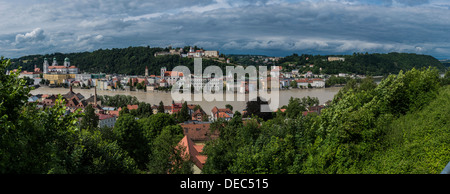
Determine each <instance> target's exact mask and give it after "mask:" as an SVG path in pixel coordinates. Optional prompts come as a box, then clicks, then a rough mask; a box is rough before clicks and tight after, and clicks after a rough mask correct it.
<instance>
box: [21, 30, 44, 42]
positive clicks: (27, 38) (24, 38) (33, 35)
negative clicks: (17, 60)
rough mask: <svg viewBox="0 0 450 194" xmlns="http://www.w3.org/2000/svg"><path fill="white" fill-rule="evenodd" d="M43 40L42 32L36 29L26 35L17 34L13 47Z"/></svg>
mask: <svg viewBox="0 0 450 194" xmlns="http://www.w3.org/2000/svg"><path fill="white" fill-rule="evenodd" d="M43 40H45V35H44V30H42V29H41V28H36V29H34V30H32V31H31V32H28V33H26V34H17V35H16V41H15V42H14V44H15V45H21V44H27V43H32V44H34V43H39V42H42V41H43Z"/></svg>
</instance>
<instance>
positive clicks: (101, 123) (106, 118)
mask: <svg viewBox="0 0 450 194" xmlns="http://www.w3.org/2000/svg"><path fill="white" fill-rule="evenodd" d="M97 115H98V127H100V128H101V127H105V126H106V127H114V124H116V117H114V116H112V115H107V114H97Z"/></svg>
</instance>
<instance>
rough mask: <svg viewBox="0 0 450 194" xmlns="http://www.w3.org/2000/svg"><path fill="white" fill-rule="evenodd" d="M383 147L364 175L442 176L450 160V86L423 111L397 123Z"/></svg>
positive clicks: (402, 118)
mask: <svg viewBox="0 0 450 194" xmlns="http://www.w3.org/2000/svg"><path fill="white" fill-rule="evenodd" d="M384 145H385V146H386V149H384V151H380V152H377V153H376V154H375V156H374V158H373V160H371V161H368V162H367V163H366V168H364V169H365V171H366V172H364V173H395V174H397V173H413V174H422V173H426V174H428V173H431V174H436V173H440V172H441V171H442V170H443V169H444V167H445V165H446V164H447V163H448V162H449V161H450V86H446V87H443V88H441V89H440V91H439V95H438V96H437V97H436V99H434V100H433V101H431V102H430V103H429V104H428V105H427V106H425V107H423V109H422V110H420V111H416V112H413V113H409V114H406V115H404V116H401V117H400V118H398V119H396V120H394V121H393V122H392V123H391V124H390V126H389V130H388V132H387V134H386V139H385V140H384Z"/></svg>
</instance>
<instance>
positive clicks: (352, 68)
mask: <svg viewBox="0 0 450 194" xmlns="http://www.w3.org/2000/svg"><path fill="white" fill-rule="evenodd" d="M188 48H189V46H187V49H188ZM183 49H185V50H186V47H185V48H183ZM168 50H169V49H168V48H158V47H155V48H150V47H128V48H114V49H99V50H96V51H93V52H81V53H66V54H63V53H53V54H46V55H29V56H23V57H20V58H17V59H12V60H11V62H12V66H11V67H10V68H17V67H18V66H19V65H20V66H22V69H23V70H28V71H32V70H33V68H34V65H36V66H37V67H39V68H42V64H43V61H44V58H48V59H49V60H50V62H51V60H52V59H53V57H56V58H57V60H58V63H59V64H63V60H64V58H66V57H68V58H69V59H70V61H71V64H72V65H75V66H77V67H78V68H79V69H80V71H81V72H90V73H98V72H102V73H108V74H113V73H116V74H128V75H144V70H145V67H146V66H148V68H149V73H150V74H159V72H160V68H161V67H167V69H173V68H174V67H175V66H178V65H184V66H187V67H189V68H190V69H191V71H192V69H193V64H194V61H193V59H192V58H182V57H180V56H178V55H166V56H157V57H155V56H154V54H155V53H156V52H160V51H168ZM227 57H229V58H231V60H232V61H234V62H236V63H237V64H240V65H243V66H247V65H254V66H259V65H281V66H283V69H284V70H287V71H290V70H292V69H300V70H301V71H304V72H306V71H312V72H313V73H314V74H318V73H325V74H338V73H356V74H365V75H387V74H397V73H398V72H399V71H400V70H404V71H405V70H410V69H412V68H413V67H415V68H416V69H419V68H422V67H428V66H432V67H437V68H438V69H439V70H440V71H443V70H444V69H445V66H444V65H443V64H442V63H441V62H440V61H439V60H437V59H435V58H434V57H432V56H429V55H418V54H409V53H388V54H377V53H375V54H363V53H355V54H353V55H341V56H338V57H342V58H345V61H332V62H329V61H328V60H327V59H328V56H321V55H305V54H303V55H297V54H293V55H291V56H286V57H284V58H281V59H280V60H279V61H278V62H275V63H270V64H269V63H268V64H262V63H261V62H259V63H257V62H255V61H252V60H250V59H251V58H252V57H255V56H253V55H229V56H227ZM256 57H258V56H256ZM259 57H263V56H259ZM308 64H314V67H309V65H308ZM208 65H217V66H219V67H221V68H222V69H223V70H224V69H225V66H226V63H220V62H217V61H214V60H203V68H205V67H206V66H208ZM306 65H308V66H306ZM303 66H306V67H303ZM320 68H322V72H321V71H320Z"/></svg>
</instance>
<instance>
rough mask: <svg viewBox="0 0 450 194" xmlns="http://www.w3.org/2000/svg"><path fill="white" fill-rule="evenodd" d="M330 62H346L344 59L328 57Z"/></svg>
mask: <svg viewBox="0 0 450 194" xmlns="http://www.w3.org/2000/svg"><path fill="white" fill-rule="evenodd" d="M328 61H345V58H344V57H328Z"/></svg>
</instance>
